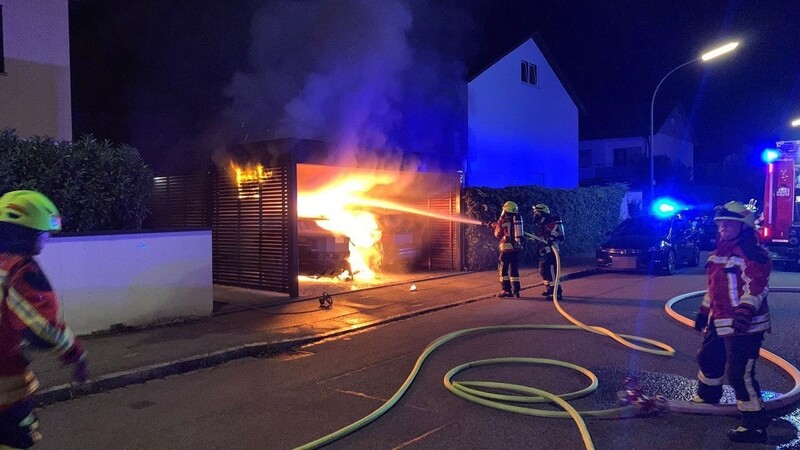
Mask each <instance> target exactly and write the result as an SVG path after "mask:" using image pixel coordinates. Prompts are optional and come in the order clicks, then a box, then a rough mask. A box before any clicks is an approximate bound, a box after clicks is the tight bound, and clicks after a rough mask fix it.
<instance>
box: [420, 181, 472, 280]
mask: <svg viewBox="0 0 800 450" xmlns="http://www.w3.org/2000/svg"><path fill="white" fill-rule="evenodd" d="M460 199H461V192H460V188H459V187H457V186H456V187H454V188H453V190H451V191H450V192H447V193H439V194H437V195H435V196H432V197H429V198H427V199H426V200H418V201H414V202H411V203H410V204H411V205H413V206H414V207H416V208H419V209H422V210H426V211H430V212H433V213H436V214H442V215H445V216H457V215H459V214H460V213H461V204H460ZM426 229H427V234H428V235H427V236H425V239H424V240H425V242H427V245H428V249H427V254H428V255H429V258H428V268H429V269H432V270H455V271H458V270H461V266H462V257H461V225H460V224H459V223H458V222H451V221H449V220H443V219H434V218H428V219H427V227H426Z"/></svg>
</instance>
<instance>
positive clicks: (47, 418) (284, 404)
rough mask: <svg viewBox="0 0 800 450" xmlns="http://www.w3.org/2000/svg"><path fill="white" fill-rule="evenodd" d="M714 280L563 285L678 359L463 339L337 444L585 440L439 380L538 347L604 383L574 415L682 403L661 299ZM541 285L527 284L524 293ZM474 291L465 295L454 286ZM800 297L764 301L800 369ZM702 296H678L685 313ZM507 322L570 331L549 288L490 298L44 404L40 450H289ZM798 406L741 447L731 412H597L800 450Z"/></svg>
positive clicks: (710, 445)
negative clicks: (463, 332)
mask: <svg viewBox="0 0 800 450" xmlns="http://www.w3.org/2000/svg"><path fill="white" fill-rule="evenodd" d="M772 285H780V286H800V274H788V273H780V272H776V273H775V274H774V275H773V277H772ZM703 288H704V276H703V269H702V268H698V269H683V270H681V271H679V272H678V274H676V275H675V276H672V277H648V276H644V275H637V274H620V273H606V274H601V275H596V276H592V277H588V278H583V279H578V280H572V281H569V282H567V283H565V285H564V290H565V296H566V297H565V299H564V301H563V302H562V305H563V307H564V308H565V309H566V310H567V311H568V312H570V313H571V314H573V315H574V316H575V317H577V318H578V319H580V320H582V321H584V322H586V323H587V324H591V325H600V326H604V327H608V328H610V329H612V330H614V331H616V332H619V333H627V334H636V335H641V336H645V337H648V338H652V339H657V340H660V341H663V342H665V343H668V344H670V345H672V346H673V347H674V348H675V349H676V350H677V355H676V356H675V357H672V358H669V357H662V356H653V355H648V354H643V353H639V352H634V351H631V350H629V349H627V348H625V347H622V346H621V345H619V344H617V343H616V342H614V341H612V340H611V339H609V338H606V337H602V336H598V335H594V334H591V333H587V332H583V331H553V330H550V331H541V330H525V331H509V332H494V333H483V334H475V335H469V336H466V337H462V338H459V339H457V340H455V341H453V342H451V343H449V344H447V345H446V346H444V347H442V348H440V349H438V350H437V351H435V352H434V353H433V354H432V355H431V357H430V358H429V360H428V362H427V363H426V364H425V365H424V366H423V368H422V370H421V371H420V373H419V376H418V377H417V379H416V381H415V382H414V384H413V385H412V386H411V388H410V389H409V391H408V392H407V394H406V395H405V396H404V397H403V399H401V401H400V402H399V404H398V405H397V406H395V407H394V408H392V409H391V410H390V411H389V412H388V413H387V414H385V415H384V416H382V417H381V418H379V419H377V420H376V421H375V422H373V423H372V424H370V425H368V426H367V427H365V428H363V429H361V430H359V431H356V432H355V433H354V434H352V435H350V436H347V437H345V438H343V439H341V440H339V441H337V442H335V443H333V444H331V445H329V446H328V447H327V448H332V449H340V448H341V449H345V448H346V449H375V448H382V449H383V448H385V449H399V448H420V449H422V448H424V449H453V448H492V449H504V448H508V449H512V448H542V449H578V448H583V443H582V441H581V438H580V435H579V433H578V430H577V427H576V426H575V424H574V423H573V422H572V421H570V420H568V419H548V418H538V417H532V416H526V415H517V414H512V413H509V412H503V411H497V410H493V409H489V408H486V407H484V406H480V405H476V404H473V403H469V402H467V401H465V400H463V399H461V398H459V397H457V396H455V395H453V394H451V393H450V392H449V391H447V390H446V389H445V388H444V386H443V384H442V378H443V376H444V374H445V373H446V372H447V371H448V370H450V369H451V368H452V367H455V366H457V365H459V364H463V363H465V362H468V361H473V360H476V359H483V358H495V357H503V356H531V357H542V358H553V359H559V360H565V361H569V362H572V363H575V364H579V365H582V366H584V367H587V368H589V369H590V370H593V371H595V372H596V373H597V375H598V377H599V378H600V388H599V389H598V391H597V392H595V393H594V394H592V395H590V396H589V397H587V398H584V399H580V400H577V401H574V402H572V404H573V405H574V406H575V407H576V408H577V409H579V410H581V409H596V408H607V407H610V406H613V405H614V402H615V395H616V391H617V390H618V389H619V387H620V382H621V380H622V379H623V378H624V377H625V376H626V375H627V374H635V375H637V376H639V377H640V378H641V379H642V380H644V381H646V383H647V386H646V388H647V390H648V391H649V392H652V393H656V392H657V393H661V394H663V395H665V396H667V397H669V398H680V399H688V398H689V397H690V396H691V395H692V380H693V379H694V378H695V375H696V373H697V366H696V364H695V362H694V354H695V352H696V350H697V347H698V345H699V343H700V335H699V333H696V332H694V331H693V330H691V329H690V328H688V327H686V326H684V325H681V324H678V323H677V322H674V321H673V320H672V319H671V318H669V317H668V316H667V315H666V313H665V312H664V311H663V305H664V302H665V301H666V300H667V299H669V298H671V297H673V296H675V295H678V294H681V293H684V292H689V291H695V290H700V289H703ZM533 294H538V292H533V293H530V294H528V295H533ZM454 295H464V296H465V297H469V296H470V293H469V292H463V293H455V294H454ZM794 297H796V295H794V296H793V295H791V294H775V295H771V296H770V302H771V306H772V308H773V310H774V313H773V315H774V320H775V333H774V334H773V335H770V336H769V337H768V338H767V341H766V345H765V346H766V347H767V348H769V349H770V350H772V351H774V352H776V353H778V354H779V355H781V356H783V357H785V358H786V359H787V360H789V361H790V362H792V363H794V364H800V349H798V348H797V347H798V346H797V344H796V343H797V342H798V341H797V337H798V334H800V331H797V330H795V328H797V327H796V324H797V323H799V322H798V320H797V319H800V303H798V304H795V303H797V299H796V298H794ZM695 307H696V304H693V305H692V304H687V305H681V308H685V309H686V310H687V311H691V310H694V308H695ZM504 324H567V322H566V320H565V319H564V318H562V317H561V316H560V315H559V314H558V313H557V311H555V309H554V308H553V305H552V304H551V303H549V302H546V301H542V300H541V298H540V297H528V298H521V299H489V300H485V301H480V302H476V303H472V304H468V305H463V306H460V307H457V308H451V309H446V310H442V311H439V312H435V313H430V314H425V315H421V316H417V317H414V318H412V319H408V320H404V321H399V322H394V323H390V324H387V325H384V326H381V327H377V328H373V329H370V330H367V331H364V332H360V333H354V334H351V335H348V336H346V337H344V338H339V339H335V340H330V341H327V342H323V343H318V344H315V345H312V346H308V347H306V348H302V349H297V350H296V351H295V352H291V353H286V354H282V355H277V356H273V357H269V358H261V359H257V358H253V359H245V360H238V361H234V362H231V363H228V364H225V365H222V366H218V367H215V368H211V369H207V370H203V371H198V372H193V373H188V374H184V375H178V376H173V377H169V378H166V379H163V380H156V381H151V382H147V383H145V384H141V385H133V386H129V387H126V388H123V389H117V390H113V391H109V392H106V393H102V394H96V395H91V396H87V397H83V398H78V399H76V400H72V401H69V402H62V403H57V404H53V405H50V406H48V407H46V408H43V409H41V410H39V416H40V420H41V422H42V427H43V432H44V435H45V440H44V441H43V443H42V444H41V445H40V446H39V447H38V448H42V449H60V450H65V449H76V450H77V449H81V450H89V449H103V450H107V449H205V448H211V449H223V448H225V449H227V448H236V449H273V448H274V449H286V448H293V447H296V446H298V445H301V444H304V443H306V442H309V441H312V440H314V439H316V438H319V437H321V436H323V435H325V434H327V433H330V432H332V431H335V430H337V429H339V428H341V427H343V426H346V425H348V424H350V423H352V422H354V421H356V420H358V419H360V418H361V417H363V416H365V415H367V414H368V413H370V412H371V411H373V410H374V409H376V408H378V407H379V406H380V405H381V404H383V403H384V402H385V400H386V399H388V398H389V397H391V396H392V394H394V392H395V391H396V390H397V388H398V387H399V386H400V385H401V384H402V383H403V381H404V380H405V378H406V376H407V375H408V373H409V372H410V370H411V368H412V367H413V365H414V362H415V360H416V359H417V357H418V356H419V354H420V353H421V352H422V351H423V349H424V348H425V347H426V346H427V345H428V344H429V343H430V342H431V341H433V340H434V339H436V338H437V337H439V336H442V335H444V334H446V333H449V332H453V331H456V330H459V329H464V328H472V327H478V326H489V325H504ZM758 370H759V379H760V381H761V384H762V388H763V389H765V390H771V391H777V392H785V391H786V390H788V389H789V388H790V387H791V383H790V381H791V380H789V379H787V377H785V376H784V375H783V374H782V373H781V372H780V371H779V370H777V369H776V368H774V367H772V366H770V365H769V364H768V363H766V362H762V363H760V365H759V366H758ZM458 378H459V379H472V380H496V381H506V382H514V383H521V384H526V385H530V386H534V387H537V388H541V389H545V390H550V391H553V392H557V393H563V392H568V391H573V390H576V389H579V388H582V387H583V386H585V384H586V378H585V377H584V376H583V375H580V374H577V373H575V372H572V371H570V370H567V369H563V368H553V367H542V366H519V365H501V366H491V367H482V368H475V369H470V370H468V371H466V372H464V373H462V374H459V376H458ZM799 422H800V412H797V411H796V412H794V413H792V415H790V416H786V417H784V418H783V419H778V420H776V421H774V422H773V425H772V426H771V427H770V430H769V431H770V445H768V446H757V445H755V446H754V445H749V446H742V445H739V446H737V445H734V444H731V443H729V442H728V440H727V438H726V437H725V431H726V430H727V429H728V428H731V427H734V426H736V424H737V421H736V419H735V418H732V417H718V416H692V415H678V414H667V415H659V416H655V417H644V418H634V419H623V420H598V419H588V420H587V424H588V427H589V431H590V432H591V434H592V439H593V440H594V443H595V446H596V447H597V448H598V449H626V450H627V449H645V448H647V449H669V450H674V449H676V448H685V449H724V448H775V447H776V446H777V447H778V448H800V444H797V443H795V442H794V440H795V439H797V434H798V430H797V429H796V428H795V427H794V426H793V425H792V423H795V424H797V423H799Z"/></svg>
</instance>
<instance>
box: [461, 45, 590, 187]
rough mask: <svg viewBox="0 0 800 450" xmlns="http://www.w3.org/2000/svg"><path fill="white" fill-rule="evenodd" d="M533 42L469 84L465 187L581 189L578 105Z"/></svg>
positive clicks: (485, 71) (474, 78) (488, 68)
mask: <svg viewBox="0 0 800 450" xmlns="http://www.w3.org/2000/svg"><path fill="white" fill-rule="evenodd" d="M546 53H547V52H546V49H545V47H544V45H543V44H542V41H541V38H539V37H538V36H536V35H535V36H533V37H530V38H528V39H526V40H525V41H524V42H522V43H521V44H520V45H518V46H517V47H515V48H514V49H512V50H511V51H509V52H508V53H506V54H505V55H504V56H502V57H501V58H500V59H499V60H497V61H496V62H495V63H493V64H491V65H490V66H489V67H487V68H485V69H484V70H482V71H480V72H479V73H478V74H477V75H475V76H473V77H471V78H470V79H469V80H468V82H467V108H468V115H467V125H468V155H467V162H466V183H467V184H468V185H470V186H488V187H505V186H513V185H540V186H547V187H556V188H574V187H577V186H578V102H577V101H576V100H575V98H574V97H573V96H571V95H570V92H569V91H568V89H567V88H566V87H565V84H564V82H563V80H562V77H560V76H559V74H558V69H557V68H556V67H555V65H554V64H553V61H552V58H549V57H547V56H546Z"/></svg>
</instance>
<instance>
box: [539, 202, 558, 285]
mask: <svg viewBox="0 0 800 450" xmlns="http://www.w3.org/2000/svg"><path fill="white" fill-rule="evenodd" d="M533 235H534V236H535V238H534V241H535V242H536V249H537V250H538V251H539V274H540V275H541V276H542V281H543V282H544V287H545V290H544V292H542V295H543V296H545V297H552V295H553V286H554V285H555V279H556V257H555V255H554V254H553V249H552V247H551V246H554V247H555V248H556V249H558V243H559V242H563V241H564V224H563V222H561V219H560V218H559V217H558V216H557V215H554V214H550V208H548V207H547V205H545V204H544V203H539V204H537V205H536V206H534V207H533ZM562 295H563V289H561V284H560V283H559V285H558V294H557V296H558V299H559V300H561V297H562Z"/></svg>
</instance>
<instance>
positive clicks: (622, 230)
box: [596, 216, 700, 275]
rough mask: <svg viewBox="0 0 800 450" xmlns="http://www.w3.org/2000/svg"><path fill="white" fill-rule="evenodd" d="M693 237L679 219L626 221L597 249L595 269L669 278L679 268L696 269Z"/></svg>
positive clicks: (691, 230) (696, 246)
mask: <svg viewBox="0 0 800 450" xmlns="http://www.w3.org/2000/svg"><path fill="white" fill-rule="evenodd" d="M697 236H698V233H697V231H696V230H695V229H694V228H693V227H692V226H691V224H690V223H689V221H688V220H686V219H684V218H682V217H680V216H673V217H668V218H660V217H655V216H640V217H635V218H630V219H626V220H624V221H623V222H622V223H620V224H619V225H617V227H616V228H614V230H613V231H611V232H610V233H608V239H607V240H606V241H605V242H603V243H602V244H601V245H600V248H599V249H597V253H596V261H597V267H598V268H600V269H612V270H639V271H647V272H651V273H654V272H657V273H661V274H664V275H672V274H673V273H675V269H676V268H677V267H679V266H681V265H687V266H689V267H697V266H698V265H700V246H699V242H698V239H697Z"/></svg>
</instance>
